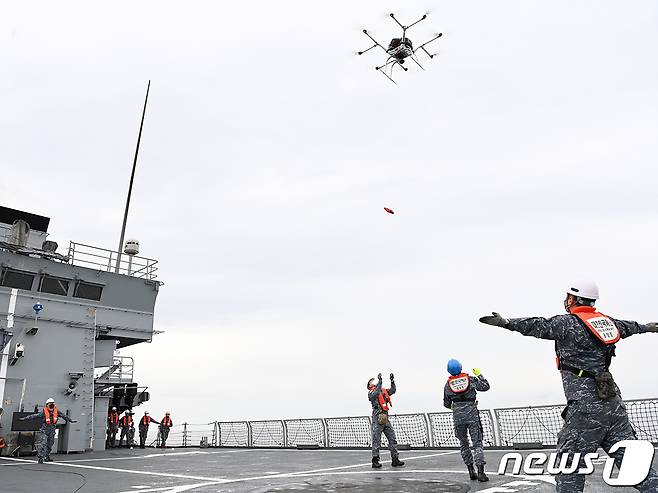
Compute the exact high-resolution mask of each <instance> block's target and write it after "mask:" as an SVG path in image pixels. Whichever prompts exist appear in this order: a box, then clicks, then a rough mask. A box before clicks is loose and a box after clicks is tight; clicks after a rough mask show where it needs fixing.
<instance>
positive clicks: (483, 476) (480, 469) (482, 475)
mask: <svg viewBox="0 0 658 493" xmlns="http://www.w3.org/2000/svg"><path fill="white" fill-rule="evenodd" d="M478 481H479V482H480V483H485V482H487V481H489V478H488V477H487V475H486V474H485V473H484V464H482V465H479V466H478Z"/></svg>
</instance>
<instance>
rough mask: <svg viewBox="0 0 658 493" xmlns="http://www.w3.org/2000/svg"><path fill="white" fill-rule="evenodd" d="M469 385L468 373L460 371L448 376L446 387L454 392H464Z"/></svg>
mask: <svg viewBox="0 0 658 493" xmlns="http://www.w3.org/2000/svg"><path fill="white" fill-rule="evenodd" d="M470 386H471V378H470V377H469V376H468V373H460V374H459V375H451V376H449V377H448V387H450V390H452V391H453V392H454V393H455V394H462V393H464V392H466V391H467V390H468V389H469V387H470Z"/></svg>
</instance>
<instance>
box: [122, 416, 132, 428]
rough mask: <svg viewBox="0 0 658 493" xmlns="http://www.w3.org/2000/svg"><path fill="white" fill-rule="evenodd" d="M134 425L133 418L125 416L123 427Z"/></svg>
mask: <svg viewBox="0 0 658 493" xmlns="http://www.w3.org/2000/svg"><path fill="white" fill-rule="evenodd" d="M132 425H133V417H132V416H124V417H123V418H121V426H122V427H125V426H132Z"/></svg>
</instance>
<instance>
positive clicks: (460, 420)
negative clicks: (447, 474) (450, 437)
mask: <svg viewBox="0 0 658 493" xmlns="http://www.w3.org/2000/svg"><path fill="white" fill-rule="evenodd" d="M448 373H450V375H451V376H450V377H449V378H448V381H447V382H446V385H445V388H444V390H443V405H444V406H445V407H447V408H448V409H452V420H453V423H454V425H455V436H456V437H457V440H459V444H460V446H461V454H462V459H463V460H464V464H466V467H467V468H468V474H469V476H470V478H471V480H476V479H477V480H478V481H480V482H485V481H489V478H488V477H487V475H486V474H485V472H484V465H485V463H486V462H485V460H484V449H483V445H482V439H483V431H482V422H481V421H480V411H478V406H477V393H478V391H479V392H486V391H487V390H489V382H488V381H487V380H486V379H485V378H484V377H483V376H482V373H481V372H480V370H479V369H477V368H474V369H473V374H474V375H475V376H474V377H472V376H470V375H468V374H467V373H462V364H461V363H460V362H459V361H457V360H456V359H451V360H450V361H448ZM469 434H470V435H471V441H472V442H473V451H472V452H471V447H470V444H469V442H468V435H469ZM474 463H475V465H476V466H477V473H476V472H475V468H474V467H473V464H474Z"/></svg>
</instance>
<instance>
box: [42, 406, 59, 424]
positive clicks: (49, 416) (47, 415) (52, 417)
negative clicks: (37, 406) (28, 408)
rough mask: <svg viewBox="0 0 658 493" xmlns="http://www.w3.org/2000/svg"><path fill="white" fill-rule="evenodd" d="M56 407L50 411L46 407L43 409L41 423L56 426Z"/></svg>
mask: <svg viewBox="0 0 658 493" xmlns="http://www.w3.org/2000/svg"><path fill="white" fill-rule="evenodd" d="M57 415H58V412H57V406H55V407H54V408H53V410H52V411H51V410H50V409H49V408H48V406H44V407H43V421H44V423H46V424H47V425H56V424H57Z"/></svg>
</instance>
